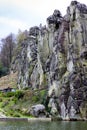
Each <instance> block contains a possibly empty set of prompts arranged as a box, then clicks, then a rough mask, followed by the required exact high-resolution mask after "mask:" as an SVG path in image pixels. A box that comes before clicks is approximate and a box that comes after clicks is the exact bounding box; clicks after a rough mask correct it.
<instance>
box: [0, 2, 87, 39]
mask: <svg viewBox="0 0 87 130" xmlns="http://www.w3.org/2000/svg"><path fill="white" fill-rule="evenodd" d="M78 1H79V2H81V3H84V4H86V5H87V0H78ZM70 3H71V0H0V39H1V38H4V37H5V36H7V35H9V33H11V32H13V33H16V34H17V32H18V29H21V30H25V29H27V30H29V28H30V27H31V26H35V25H37V26H39V24H40V23H42V24H43V25H44V24H46V18H47V17H48V16H49V15H51V14H52V13H53V11H54V9H59V10H60V11H61V13H62V15H65V14H66V9H67V7H68V6H69V5H70Z"/></svg>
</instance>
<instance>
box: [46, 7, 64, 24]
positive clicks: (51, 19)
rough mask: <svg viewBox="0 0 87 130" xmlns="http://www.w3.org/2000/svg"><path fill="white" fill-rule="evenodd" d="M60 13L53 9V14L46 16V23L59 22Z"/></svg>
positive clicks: (60, 18)
mask: <svg viewBox="0 0 87 130" xmlns="http://www.w3.org/2000/svg"><path fill="white" fill-rule="evenodd" d="M61 20H62V15H61V13H60V11H59V10H54V12H53V14H52V15H51V16H49V17H48V18H47V22H48V24H57V23H58V24H60V23H61Z"/></svg>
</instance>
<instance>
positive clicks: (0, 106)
mask: <svg viewBox="0 0 87 130" xmlns="http://www.w3.org/2000/svg"><path fill="white" fill-rule="evenodd" d="M45 93H46V90H41V91H35V92H33V91H32V90H21V91H20V90H16V92H6V93H2V92H0V111H1V112H3V114H5V115H6V116H8V117H31V115H30V114H29V112H28V111H29V109H30V107H31V106H32V105H35V104H39V103H42V101H43V100H44V96H45Z"/></svg>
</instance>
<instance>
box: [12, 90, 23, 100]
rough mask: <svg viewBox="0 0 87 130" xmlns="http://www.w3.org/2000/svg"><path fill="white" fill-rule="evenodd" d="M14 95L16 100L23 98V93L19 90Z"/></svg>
mask: <svg viewBox="0 0 87 130" xmlns="http://www.w3.org/2000/svg"><path fill="white" fill-rule="evenodd" d="M14 94H15V97H16V98H17V99H20V98H23V96H24V92H23V91H20V90H18V91H16V92H15V93H14Z"/></svg>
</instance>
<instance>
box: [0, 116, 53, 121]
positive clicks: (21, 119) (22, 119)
mask: <svg viewBox="0 0 87 130" xmlns="http://www.w3.org/2000/svg"><path fill="white" fill-rule="evenodd" d="M0 121H52V119H51V118H26V117H24V118H22V117H21V118H19V117H0Z"/></svg>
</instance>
